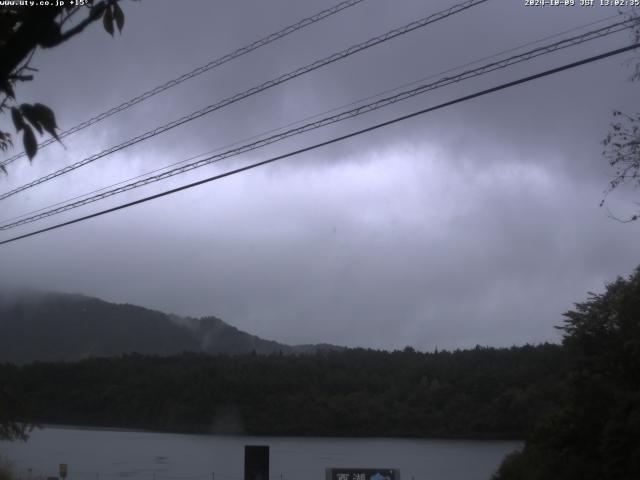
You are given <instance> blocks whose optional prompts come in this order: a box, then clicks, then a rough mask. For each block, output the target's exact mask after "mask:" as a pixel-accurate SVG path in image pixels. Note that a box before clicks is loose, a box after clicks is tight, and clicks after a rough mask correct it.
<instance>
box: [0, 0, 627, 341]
mask: <svg viewBox="0 0 640 480" xmlns="http://www.w3.org/2000/svg"><path fill="white" fill-rule="evenodd" d="M450 4H451V3H450V2H445V1H438V2H419V1H403V2H382V1H374V0H371V1H368V2H365V3H364V4H363V5H361V6H358V7H355V8H353V9H350V10H348V11H345V12H344V13H343V14H341V15H339V16H336V17H335V18H332V19H330V20H327V21H326V22H323V23H321V24H318V25H315V26H313V27H311V28H309V29H308V30H305V31H304V32H299V33H297V34H294V35H292V36H291V37H289V38H287V39H285V40H283V41H281V42H279V43H277V44H274V45H272V46H270V47H267V48H265V49H262V50H260V51H258V52H254V53H252V54H250V55H247V56H246V57H243V58H242V59H240V60H238V61H237V62H233V64H230V65H227V66H225V67H223V68H220V69H216V70H215V71H213V72H209V73H207V74H205V75H202V76H200V77H198V78H196V79H193V80H191V81H190V82H187V83H185V84H183V85H181V86H179V87H177V88H175V89H172V90H170V91H169V92H166V93H164V94H162V95H159V96H158V97H155V98H154V99H153V100H151V101H149V102H145V103H144V104H142V105H140V106H138V107H136V108H134V109H131V110H130V111H127V112H123V113H122V114H119V115H118V116H117V117H114V118H113V119H110V120H109V121H106V122H104V123H101V124H98V125H97V126H95V127H92V128H91V129H89V130H88V131H87V132H86V133H84V134H83V135H78V136H77V137H75V136H74V137H70V138H69V140H68V141H65V144H66V146H67V149H66V150H64V149H63V148H61V147H60V146H57V145H55V146H52V147H50V148H49V149H47V150H43V151H42V152H41V153H40V154H39V156H38V157H37V159H36V161H35V163H34V165H33V166H28V164H27V163H26V162H21V164H20V165H19V166H18V167H16V169H15V170H14V171H12V174H11V176H10V177H9V178H8V179H5V180H3V184H6V185H7V186H11V185H18V184H21V183H24V180H25V179H26V178H31V177H32V176H33V177H35V176H37V175H41V174H43V173H46V172H49V171H51V170H52V169H54V168H59V167H60V166H62V165H65V164H67V163H70V162H71V161H75V160H77V159H78V157H80V158H81V157H83V156H86V155H90V154H92V153H95V152H96V151H100V150H101V149H103V148H106V147H108V146H110V145H112V144H114V143H118V142H120V141H123V140H126V139H127V138H130V137H131V136H134V135H137V134H140V133H142V132H144V131H146V130H147V129H149V128H153V127H155V126H157V125H160V124H163V123H165V122H168V121H170V120H172V119H174V118H176V117H178V116H180V115H183V114H185V113H189V112H191V111H193V110H195V109H197V108H199V107H201V106H203V105H205V104H210V103H214V102H216V101H218V100H220V99H222V98H225V97H227V96H230V95H232V94H234V93H237V92H238V91H241V90H244V89H246V88H250V87H252V86H254V85H256V84H258V83H260V82H263V81H266V80H269V79H271V78H273V77H275V76H277V75H279V74H282V73H284V72H287V71H290V70H292V69H294V68H297V67H299V66H301V65H304V64H307V63H310V62H312V61H314V60H316V59H317V58H321V57H324V56H326V55H328V54H330V53H333V52H334V51H337V50H340V49H342V48H345V47H347V46H349V45H352V44H354V43H358V42H360V41H363V40H365V39H367V38H369V37H371V36H372V35H375V34H379V33H381V32H383V31H385V30H388V29H390V28H393V27H396V26H399V25H402V24H404V23H407V22H409V21H411V20H413V19H415V18H418V17H420V16H424V15H426V14H428V13H432V12H434V11H437V10H438V9H440V8H444V7H445V6H448V5H450ZM181 5H182V4H181ZM185 5H189V7H188V8H186V7H184V8H180V9H178V8H177V7H176V4H175V2H154V4H153V7H150V6H149V5H146V3H144V2H143V3H141V4H137V3H132V4H131V6H130V9H129V10H127V24H126V26H125V31H124V33H123V35H122V37H117V38H115V39H111V38H109V37H107V36H106V34H105V33H104V32H102V31H100V29H99V28H94V29H93V30H91V31H89V32H87V33H86V35H84V36H83V38H82V39H78V41H75V42H74V43H72V44H69V45H68V46H64V47H61V48H60V49H56V50H52V51H51V52H43V53H41V54H39V56H38V57H36V61H37V66H38V67H39V68H40V72H39V74H38V75H39V77H38V82H34V84H33V85H31V86H29V88H30V89H29V90H27V89H26V88H25V91H24V95H25V98H24V99H25V101H27V100H34V101H35V100H37V101H42V102H44V103H47V104H49V105H51V106H52V107H55V109H56V112H57V113H58V115H59V117H60V121H59V123H60V124H61V125H63V126H70V125H73V124H75V123H77V122H79V121H82V120H84V119H85V118H86V117H87V116H90V115H92V114H95V113H98V112H100V111H102V110H104V108H105V107H107V106H111V105H114V104H117V103H119V102H121V101H124V100H126V99H128V98H130V97H131V96H132V95H135V94H137V93H140V92H142V91H144V90H146V89H148V88H150V87H152V86H155V85H156V84H158V83H160V82H162V81H164V80H167V79H169V78H172V77H174V76H177V75H179V74H181V73H183V72H185V71H188V70H190V69H191V68H194V67H196V66H198V65H201V64H204V63H206V62H207V61H209V60H211V59H213V58H215V57H217V56H219V55H222V54H224V53H227V52H228V51H230V50H233V49H234V48H237V47H239V46H242V45H244V44H246V43H248V42H249V41H251V40H254V39H256V38H259V37H261V36H263V35H266V34H268V33H270V32H272V31H275V30H277V29H278V28H281V27H282V26H284V25H286V24H289V23H292V22H294V21H296V20H298V19H299V18H302V17H304V16H307V15H309V14H311V13H314V12H316V11H319V10H320V9H322V8H325V7H327V6H329V5H330V2H313V3H310V2H294V1H286V2H285V1H282V2H275V3H274V2H249V1H245V2H215V4H214V3H210V2H189V3H185ZM614 13H615V12H613V11H610V10H607V9H600V8H596V9H587V8H579V7H576V8H571V9H570V8H556V9H553V8H547V9H527V8H525V7H524V6H522V5H521V4H520V3H519V2H499V1H494V2H488V4H486V5H483V6H480V7H477V8H474V9H472V10H470V11H468V12H465V13H462V14H460V15H457V16H455V17H452V18H451V19H448V20H445V21H443V22H440V23H438V24H435V25H433V26H431V27H428V28H426V29H423V30H421V31H418V32H414V33H412V34H409V35H407V36H406V37H403V38H399V39H396V40H394V41H392V42H389V43H388V44H385V45H382V46H380V47H377V48H374V49H370V50H369V51H366V52H363V53H361V54H358V55H356V56H354V57H352V58H350V59H349V60H347V61H344V62H341V63H337V64H335V65H332V66H329V67H326V68H324V69H321V70H319V71H317V72H315V73H313V74H311V75H308V76H305V77H301V78H299V79H296V80H294V81H292V82H289V83H287V84H285V85H282V86H279V87H276V88H274V89H272V90H271V91H269V92H264V93H262V94H260V95H256V96H255V97H252V98H250V99H247V100H244V101H242V102H239V103H238V104H236V105H233V106H230V107H229V108H227V109H224V110H223V111H220V112H216V113H214V114H212V115H210V116H207V117H205V118H203V119H200V120H197V121H195V122H193V123H191V124H189V125H188V126H186V127H181V128H179V129H176V130H174V131H172V132H169V133H167V134H165V135H162V136H160V137H158V138H157V139H154V140H153V141H151V142H145V143H143V144H140V145H138V146H136V147H133V148H131V149H127V150H125V151H123V152H121V153H118V154H115V155H113V156H112V157H110V158H107V159H104V160H101V161H99V162H97V163H96V165H93V166H91V167H87V168H86V169H82V170H79V171H78V172H75V173H74V174H72V175H70V176H68V178H64V179H60V181H56V182H51V184H47V185H43V186H41V187H39V188H38V189H37V190H36V189H34V190H33V191H31V192H30V193H29V194H28V195H27V194H25V195H22V196H19V197H18V196H17V197H15V198H13V199H11V200H10V201H7V202H6V203H5V205H6V207H5V208H6V210H5V211H4V212H3V214H4V213H6V215H7V216H10V215H12V214H17V213H21V212H23V211H25V210H28V209H32V208H37V207H38V206H40V205H41V204H42V203H43V198H46V199H47V202H49V201H54V200H55V201H57V200H61V199H64V198H66V197H68V196H71V195H72V194H77V193H83V192H85V191H88V190H91V189H92V188H97V187H100V186H102V185H104V184H108V183H111V182H114V181H117V180H120V179H123V178H127V177H131V176H133V175H137V174H140V173H143V172H145V171H148V170H150V169H153V168H157V167H158V166H161V165H165V164H168V163H171V162H174V161H176V160H180V159H183V158H186V157H188V156H190V155H192V154H196V153H201V152H202V151H205V150H208V149H212V148H215V147H219V146H221V145H225V144H228V143H231V142H234V141H237V140H239V139H242V138H246V137H249V136H251V135H255V134H257V133H260V132H263V131H266V130H269V129H271V128H275V127H279V126H281V125H284V124H286V123H288V122H291V121H295V120H298V119H301V118H304V117H306V116H308V115H313V114H316V113H318V112H322V111H325V110H328V109H331V108H334V107H337V106H340V105H343V104H346V103H348V102H351V101H353V100H356V99H359V98H363V97H366V96H368V95H372V94H376V93H378V92H380V91H383V90H385V89H389V88H394V87H396V86H398V85H401V84H403V83H407V82H410V81H414V80H416V79H419V78H421V77H425V76H427V75H430V74H434V73H437V72H440V71H443V70H446V69H448V68H451V67H453V66H456V65H460V64H464V63H466V62H469V61H473V60H475V59H478V58H481V57H483V56H486V55H490V54H493V53H495V52H498V51H501V50H505V49H507V48H510V47H512V46H514V45H519V44H522V43H525V42H530V41H532V40H537V39H539V38H542V37H545V36H547V35H551V34H554V33H557V32H558V31H562V30H567V29H570V28H573V27H575V26H577V25H580V24H584V23H587V22H591V21H594V20H596V19H598V18H603V17H606V16H608V15H612V14H614ZM626 41H628V37H626V36H625V35H618V36H616V37H615V38H612V39H611V40H608V41H605V42H603V43H599V44H595V43H594V44H587V45H585V46H582V47H580V48H578V49H575V50H570V51H567V52H563V53H559V54H555V55H554V56H552V57H549V58H548V59H547V58H545V59H540V60H538V61H536V62H532V63H531V64H526V65H522V66H520V67H517V68H515V69H514V70H509V71H505V72H500V73H496V74H492V75H491V76H489V77H487V78H480V79H477V80H475V81H473V82H470V83H469V84H466V83H465V84H460V85H456V86H452V87H448V88H446V89H442V90H438V91H436V92H433V93H432V94H429V95H427V96H424V98H422V97H417V98H415V99H413V100H411V101H410V102H408V103H405V104H399V105H397V106H395V107H394V108H392V109H390V110H389V111H381V112H378V113H374V114H371V115H369V116H367V117H365V118H362V119H359V120H355V121H351V122H349V123H347V124H346V125H342V124H341V125H336V126H334V127H330V128H327V129H326V130H325V131H320V132H316V133H314V134H313V135H310V136H308V137H305V138H303V139H295V140H291V141H288V142H286V143H285V144H283V145H275V146H273V147H271V148H269V149H267V150H266V151H265V152H260V153H258V152H255V153H254V154H251V155H247V156H246V158H245V160H244V161H248V160H258V159H262V158H265V156H267V155H270V154H276V153H281V152H285V151H288V150H290V149H293V148H296V147H300V146H302V145H306V144H309V143H312V142H313V141H319V140H323V139H326V138H330V137H331V136H332V135H338V134H341V133H345V132H346V131H350V130H352V129H356V128H361V127H363V126H366V125H370V124H372V123H374V122H376V121H382V120H385V119H388V118H390V117H391V116H392V115H399V114H402V113H407V112H410V111H413V110H417V109H419V108H424V107H425V106H429V105H434V104H437V103H438V102H441V101H444V100H448V99H450V98H453V97H455V96H459V95H463V94H467V93H470V92H472V91H475V90H478V89H481V88H486V87H488V86H491V85H493V84H495V83H497V82H504V81H508V80H512V79H514V78H517V77H519V76H524V75H527V74H531V73H535V72H537V71H539V70H542V69H545V68H549V67H551V66H556V65H560V64H562V63H565V62H567V61H571V60H574V59H576V58H579V57H583V56H589V55H592V54H594V53H597V52H600V51H604V50H606V49H607V48H608V47H612V46H618V45H621V44H623V43H624V42H626ZM89 57H90V58H92V59H93V60H92V62H91V63H89V61H88V60H87V59H88V58H89ZM622 60H623V59H622V58H616V59H611V60H607V61H604V62H601V63H599V64H597V65H593V66H588V67H584V68H582V69H580V70H579V71H578V70H576V71H575V72H572V73H566V74H562V75H559V76H557V77H554V78H549V79H545V80H541V81H538V82H536V83H535V84H531V85H526V86H522V87H518V88H517V89H513V90H510V91H506V92H502V93H499V94H495V95H492V96H491V97H486V98H482V99H477V100H474V101H472V102H468V103H464V104H461V105H458V106H454V107H451V108H449V109H446V110H441V111H438V112H434V114H432V115H429V116H426V117H424V118H420V119H414V120H411V121H409V122H405V123H402V124H398V125H394V126H392V127H389V128H387V129H385V130H380V131H377V132H376V133H374V134H368V135H366V136H362V137H359V138H357V139H354V140H352V141H349V142H346V143H344V144H339V145H335V146H332V147H330V148H326V149H324V150H319V151H315V152H313V153H310V154H306V155H304V156H302V157H300V158H296V159H291V160H287V161H285V162H284V163H282V164H278V165H274V166H271V167H268V168H265V169H263V170H260V171H254V172H250V173H247V174H245V175H242V176H237V177H232V178H229V179H226V180H225V181H222V182H217V183H216V184H212V185H208V186H204V187H199V188H198V189H195V190H192V191H188V192H183V193H181V194H178V195H176V196H174V197H170V198H165V199H163V200H160V201H157V202H154V203H152V204H147V205H144V206H140V207H136V208H134V209H130V210H128V211H126V212H121V213H118V214H115V215H113V216H110V217H103V218H101V219H97V220H94V221H91V222H86V223H84V224H82V225H77V226H74V227H70V228H68V229H67V230H63V231H59V232H56V233H52V234H50V235H48V236H42V237H36V238H33V239H30V240H27V241H24V242H21V243H16V244H14V245H10V246H8V247H6V248H4V249H3V250H2V251H0V260H1V261H2V264H3V271H4V272H6V273H5V274H6V276H7V278H10V279H11V281H12V282H13V283H22V284H27V285H32V286H36V287H39V288H46V289H59V290H67V291H68V290H71V291H79V292H82V293H86V294H90V295H97V296H101V297H103V298H106V299H108V300H114V301H122V302H124V301H126V302H131V303H137V304H141V305H145V306H149V307H154V308H160V309H163V310H166V311H172V312H175V313H178V314H185V315H205V314H214V315H218V316H220V317H221V318H223V319H225V320H227V321H229V322H231V323H232V324H234V325H236V326H238V327H240V328H244V329H246V330H249V331H251V332H255V333H258V334H260V335H262V336H265V337H268V338H275V339H278V340H281V341H286V342H319V341H327V342H335V343H342V344H348V345H362V346H375V347H385V348H395V347H401V346H404V345H406V344H410V345H414V346H416V347H418V348H433V347H435V346H439V347H456V346H472V345H475V344H476V343H480V344H492V345H508V344H511V343H523V342H528V341H529V342H537V341H544V340H556V339H557V338H558V337H557V332H556V331H555V330H554V329H553V326H554V325H556V324H558V323H559V322H560V321H561V313H562V312H563V311H565V310H567V309H568V308H570V307H571V306H572V303H573V302H575V301H580V300H582V299H584V298H585V295H586V292H587V291H588V290H595V291H598V290H601V289H602V287H603V284H604V282H605V281H609V280H612V279H613V278H614V277H615V276H616V275H618V274H627V273H628V272H630V271H631V269H632V268H633V267H634V266H635V264H636V263H637V262H638V260H639V259H638V255H637V254H638V252H637V248H636V245H637V241H638V232H637V228H636V227H637V226H635V225H631V226H623V225H621V224H619V223H617V222H614V221H612V220H610V219H608V218H607V217H606V215H605V212H604V211H603V210H602V209H599V208H598V206H597V204H598V202H599V200H600V198H601V192H602V190H603V189H604V187H605V186H606V182H607V180H608V179H607V176H606V172H607V170H606V165H605V164H604V162H603V160H602V158H601V157H600V150H601V146H600V144H599V142H600V140H601V138H602V137H603V136H604V134H605V133H606V129H607V124H608V122H609V112H610V111H611V110H612V109H614V108H625V107H626V108H631V109H633V108H636V107H635V106H634V104H633V101H635V100H634V99H635V98H636V94H637V91H635V90H634V88H635V89H636V90H637V88H638V87H637V85H636V86H634V85H633V84H630V83H628V82H627V81H626V76H627V75H628V69H625V67H624V66H622V65H621V62H622ZM61 65H64V68H61ZM41 79H42V80H41ZM45 79H46V81H45ZM53 86H55V88H53ZM222 169H223V166H222V165H221V166H218V167H216V168H207V169H203V171H200V172H193V173H192V174H190V175H188V176H187V177H185V178H177V179H173V180H170V181H168V182H166V183H164V184H163V185H162V186H163V187H164V188H166V187H168V186H169V185H179V184H182V183H186V182H187V181H188V180H189V179H197V178H201V177H203V176H205V175H208V174H211V172H213V171H220V170H222ZM3 186H4V185H3ZM159 188H160V186H158V185H156V186H154V187H150V188H148V189H146V190H144V191H143V192H146V193H151V192H155V191H158V189H159ZM140 194H141V193H135V194H128V195H126V196H125V197H126V198H129V199H133V198H137V197H138V196H139V195H140ZM618 200H620V199H618ZM622 200H623V201H619V203H618V204H615V203H614V204H613V205H614V206H616V207H619V208H622V209H624V208H625V205H627V204H628V200H629V198H622ZM120 201H122V199H121V198H118V199H114V200H111V201H108V202H107V204H106V205H114V204H117V203H119V202H120ZM614 201H616V200H615V199H614ZM85 211H86V212H89V211H92V210H91V209H87V210H83V212H85ZM3 216H4V215H3ZM73 216H74V215H70V216H69V217H65V218H73ZM25 230H26V229H25Z"/></svg>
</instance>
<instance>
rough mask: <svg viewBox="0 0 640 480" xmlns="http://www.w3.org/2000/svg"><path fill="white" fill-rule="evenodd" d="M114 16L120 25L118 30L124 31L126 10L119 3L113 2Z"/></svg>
mask: <svg viewBox="0 0 640 480" xmlns="http://www.w3.org/2000/svg"><path fill="white" fill-rule="evenodd" d="M113 18H114V19H115V21H116V25H117V26H118V31H119V32H120V33H122V27H124V12H123V11H122V9H121V8H120V5H118V4H117V3H114V4H113Z"/></svg>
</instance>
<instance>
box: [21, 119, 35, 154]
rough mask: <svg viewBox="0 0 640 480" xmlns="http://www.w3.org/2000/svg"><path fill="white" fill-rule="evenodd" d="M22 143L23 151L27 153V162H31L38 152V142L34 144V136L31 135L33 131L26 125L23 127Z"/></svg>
mask: <svg viewBox="0 0 640 480" xmlns="http://www.w3.org/2000/svg"><path fill="white" fill-rule="evenodd" d="M22 142H23V143H24V151H25V152H26V153H27V157H29V161H31V160H32V159H33V157H35V156H36V152H37V151H38V142H36V136H35V135H34V134H33V129H32V128H31V127H30V126H29V125H26V124H25V126H24V136H23V137H22Z"/></svg>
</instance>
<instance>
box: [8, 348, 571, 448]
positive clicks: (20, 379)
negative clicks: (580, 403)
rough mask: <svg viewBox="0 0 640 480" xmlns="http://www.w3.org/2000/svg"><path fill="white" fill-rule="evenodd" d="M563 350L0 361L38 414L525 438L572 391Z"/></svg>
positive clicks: (199, 425) (43, 417) (208, 427)
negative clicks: (565, 386)
mask: <svg viewBox="0 0 640 480" xmlns="http://www.w3.org/2000/svg"><path fill="white" fill-rule="evenodd" d="M564 370H565V354H564V350H563V349H562V348H561V347H560V346H558V345H540V346H524V347H513V348H509V349H496V348H476V349H472V350H463V351H455V352H446V351H442V352H437V353H419V352H415V351H413V350H412V349H409V348H408V349H405V350H404V351H396V352H381V351H373V350H361V349H355V350H345V351H336V352H325V353H317V354H312V355H291V356H287V355H277V354H276V355H269V356H260V355H242V356H235V357H231V356H223V355H219V356H210V355H203V354H182V355H178V356H172V357H159V356H142V355H128V356H125V357H122V358H110V359H106V358H105V359H88V360H84V361H80V362H75V363H36V364H30V365H24V366H16V365H8V364H5V365H3V366H0V383H2V384H4V385H5V386H6V387H7V388H8V389H10V390H11V391H12V392H13V393H14V395H15V398H23V399H25V400H26V404H25V406H26V407H27V411H29V412H30V413H29V417H30V419H31V420H34V421H37V422H42V423H62V424H77V425H94V426H109V427H128V428H146V429H157V430H170V431H188V432H216V433H245V434H269V435H347V436H354V435H355V436H360V435H362V436H365V435H366V436H378V435H379V436H416V437H427V436H437V437H448V436H453V437H458V436H465V437H522V436H523V434H524V432H525V431H526V430H527V429H528V428H529V427H530V426H531V425H532V424H533V423H534V422H535V420H536V419H537V418H538V417H539V416H540V415H541V413H542V412H545V411H547V410H549V408H551V407H553V406H554V405H556V404H557V403H558V402H559V401H560V400H561V399H562V397H563V395H564V393H563V380H564V378H563V377H564Z"/></svg>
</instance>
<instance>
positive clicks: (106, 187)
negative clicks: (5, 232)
mask: <svg viewBox="0 0 640 480" xmlns="http://www.w3.org/2000/svg"><path fill="white" fill-rule="evenodd" d="M619 16H620V15H619V14H615V15H610V16H608V17H604V18H601V19H599V20H595V21H593V22H589V23H586V24H583V25H579V26H577V27H573V28H570V29H568V30H563V31H562V32H558V33H554V34H552V35H548V36H546V37H543V38H540V39H538V40H533V41H530V42H526V43H522V44H520V45H518V46H516V47H512V48H509V49H507V50H502V51H500V52H497V53H494V54H491V55H488V56H486V57H482V58H479V59H477V60H473V61H471V62H467V63H464V64H462V65H457V66H455V67H451V68H448V69H447V70H444V71H441V72H438V73H433V74H431V75H428V76H426V77H422V78H419V79H418V80H414V81H412V82H409V83H405V84H402V85H399V86H397V87H393V88H390V89H387V90H384V91H382V92H379V93H376V94H373V95H369V96H367V97H364V98H360V99H358V100H355V101H353V102H349V103H348V104H344V105H340V106H338V107H334V108H331V109H329V110H325V111H323V112H320V113H316V114H314V115H310V116H308V117H305V118H303V119H300V120H296V121H294V122H290V123H287V124H285V125H282V126H280V127H277V128H272V129H269V130H267V131H264V132H261V133H259V134H256V135H252V136H251V137H248V138H247V137H245V138H243V139H241V140H237V141H235V142H233V143H230V144H226V145H223V146H220V147H217V148H215V149H213V150H208V151H206V152H203V153H200V154H198V155H194V156H192V157H189V158H186V159H184V160H180V161H179V162H175V163H172V164H169V165H165V166H163V167H160V168H156V169H154V170H151V171H149V172H145V173H141V174H140V175H136V176H135V177H129V178H127V179H124V180H120V181H119V182H116V183H112V184H110V185H105V186H104V187H100V188H98V189H95V190H91V191H90V192H86V193H83V194H81V195H76V196H74V197H71V198H67V199H65V200H61V201H59V202H56V203H53V204H49V205H47V206H44V207H42V208H38V209H36V210H31V211H28V212H25V213H22V214H19V215H15V216H13V217H9V218H5V219H2V220H0V230H2V226H3V225H4V224H5V223H8V222H11V221H13V220H17V219H20V218H23V217H27V216H31V215H34V214H36V213H40V212H42V211H44V210H48V209H52V208H53V207H57V206H59V205H63V204H65V203H69V202H72V201H73V200H78V199H80V198H84V197H89V196H90V195H92V194H96V193H99V192H103V191H105V190H107V189H110V188H113V187H116V186H118V185H122V184H124V183H127V182H131V181H133V180H137V179H139V178H143V177H146V176H148V175H152V174H154V173H157V172H161V171H163V170H167V169H170V168H172V167H176V166H178V165H182V164H185V163H187V162H190V161H191V160H195V159H196V158H199V157H205V156H207V155H211V154H212V153H215V152H219V151H221V150H224V149H227V148H230V147H234V146H236V145H239V144H241V143H244V142H248V141H251V140H254V139H256V138H260V137H263V136H264V135H269V134H270V133H274V132H278V131H281V130H284V129H285V128H289V127H293V126H294V125H300V124H302V123H304V122H308V121H309V120H313V119H315V118H318V117H321V116H323V115H327V114H329V113H333V112H337V111H338V110H343V109H345V108H348V107H352V106H354V105H358V104H360V103H363V102H366V101H368V100H372V99H374V98H379V97H382V96H383V95H387V94H389V93H391V92H397V91H398V90H401V89H403V88H407V87H410V86H413V85H417V84H419V83H421V82H424V81H425V80H429V79H431V78H435V77H438V76H440V75H445V74H447V73H451V72H455V71H458V70H460V69H462V68H465V67H469V66H471V65H476V64H478V63H480V62H483V61H485V60H491V59H493V58H496V57H499V56H500V55H505V54H507V53H511V52H515V51H518V50H521V49H523V48H525V47H529V46H531V45H536V44H538V43H541V42H544V41H546V40H551V39H552V38H557V37H560V36H562V35H565V34H567V33H571V32H575V31H577V30H582V29H583V28H587V27H591V26H593V25H597V24H599V23H603V22H606V21H607V20H611V19H613V18H619Z"/></svg>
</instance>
